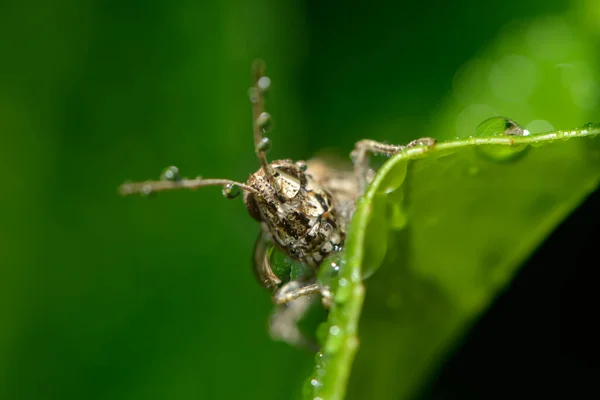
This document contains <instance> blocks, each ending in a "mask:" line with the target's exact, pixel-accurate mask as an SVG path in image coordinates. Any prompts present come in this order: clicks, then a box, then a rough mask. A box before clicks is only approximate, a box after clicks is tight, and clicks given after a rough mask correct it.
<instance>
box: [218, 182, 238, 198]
mask: <svg viewBox="0 0 600 400" xmlns="http://www.w3.org/2000/svg"><path fill="white" fill-rule="evenodd" d="M241 192H242V191H241V189H240V187H239V186H238V185H235V184H233V183H228V184H227V185H225V186H223V196H225V197H226V198H228V199H235V198H236V197H238V196H239V195H240V193H241Z"/></svg>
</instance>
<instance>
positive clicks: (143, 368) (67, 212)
mask: <svg viewBox="0 0 600 400" xmlns="http://www.w3.org/2000/svg"><path fill="white" fill-rule="evenodd" d="M48 3H49V2H45V1H36V0H30V1H27V0H25V1H17V0H4V1H3V2H2V3H0V135H1V141H0V178H1V182H2V191H1V193H2V196H1V197H0V217H1V222H0V324H1V325H0V398H3V399H63V400H66V399H144V400H150V399H200V398H202V399H217V398H218V399H242V398H243V399H263V400H267V399H288V398H294V397H295V396H297V394H298V393H299V391H300V390H299V388H300V385H301V383H302V380H303V379H304V378H305V377H306V376H308V374H309V373H310V370H311V363H312V358H313V356H312V355H311V354H309V353H305V352H302V351H299V350H295V349H293V348H290V347H288V346H286V345H284V344H281V343H274V342H272V341H271V340H270V339H269V338H268V336H267V333H266V318H267V315H268V313H269V311H270V308H271V305H270V299H269V296H268V293H267V292H265V291H264V290H263V289H262V288H260V287H259V286H258V284H257V283H256V282H255V280H254V277H253V275H252V272H251V269H250V258H251V254H252V246H253V242H254V239H255V235H256V233H257V229H258V226H257V224H256V223H255V222H254V221H253V220H251V219H250V218H249V217H248V216H247V215H246V213H245V210H244V207H243V205H242V202H241V201H240V200H239V199H238V200H237V201H227V200H225V199H223V198H222V197H221V195H220V191H219V189H217V188H207V189H204V190H201V191H198V192H192V193H189V192H181V193H169V194H165V195H160V196H157V197H156V198H153V199H151V200H146V199H141V198H137V197H136V198H121V197H119V196H118V195H117V186H118V185H119V184H120V183H121V182H122V181H124V180H125V179H133V180H139V179H146V178H156V177H158V175H159V174H160V171H161V170H162V168H163V167H165V166H167V165H171V164H175V165H177V166H179V167H180V169H181V171H182V173H183V174H184V175H188V176H196V175H202V176H206V177H225V178H231V179H239V180H244V179H246V177H247V175H248V174H249V173H251V172H254V171H255V170H256V169H257V168H258V162H257V161H256V160H255V158H254V154H253V149H252V138H251V121H250V106H249V104H248V100H247V96H246V91H247V88H248V86H249V84H250V71H249V69H250V64H251V61H252V59H254V58H255V57H261V58H263V59H265V60H266V62H267V68H268V73H269V75H270V76H271V78H272V80H273V88H272V91H271V93H270V98H269V102H268V105H267V107H268V109H269V111H270V112H271V113H272V115H273V117H274V121H275V129H274V131H273V133H272V136H271V137H272V140H273V143H274V148H273V151H272V153H271V154H270V156H271V157H272V158H282V157H292V158H295V159H298V158H306V157H310V156H311V155H312V154H314V153H315V152H316V151H317V150H319V149H331V150H332V151H333V152H335V153H338V154H340V155H342V156H343V157H346V154H347V153H348V152H349V151H350V150H351V148H352V146H353V143H354V142H355V141H356V140H359V139H362V138H364V137H371V138H373V139H380V140H388V141H389V142H395V143H400V142H406V141H408V140H410V139H413V138H416V137H419V136H423V135H426V134H427V131H426V127H427V125H428V124H429V122H430V121H429V119H430V117H431V115H433V114H434V113H435V112H436V111H437V110H438V108H439V106H440V104H441V103H442V100H443V99H444V98H445V97H446V96H447V95H448V93H449V91H450V90H451V88H452V82H453V77H454V75H455V74H456V71H457V70H458V69H459V67H460V66H461V65H462V64H463V63H464V62H465V61H467V60H468V59H470V58H472V57H474V56H475V55H476V54H477V53H478V52H479V51H480V50H481V49H483V48H485V46H486V45H487V44H488V43H489V42H490V41H492V40H493V39H494V38H495V37H496V35H498V32H499V31H500V29H501V28H502V27H503V26H505V24H507V23H508V22H510V21H514V20H523V19H528V18H534V17H537V16H543V15H553V14H557V15H571V14H572V13H577V12H582V11H581V10H583V9H584V8H585V7H588V8H589V9H590V10H592V9H594V10H595V8H594V6H593V4H594V3H593V0H588V1H585V0H581V1H579V0H578V1H574V2H572V3H571V2H565V1H559V0H553V1H548V0H529V1H526V2H523V1H520V0H507V1H503V2H491V3H490V2H480V1H475V0H459V1H453V2H448V1H441V0H440V1H433V2H399V1H387V2H382V3H386V4H380V5H376V4H375V3H374V2H372V3H369V4H363V5H356V6H352V5H349V4H347V3H342V2H336V3H334V2H320V1H308V0H307V1H304V2H302V1H297V2H283V1H274V0H256V1H252V2H250V1H242V0H238V1H235V0H226V1H222V0H221V1H217V0H207V1H191V0H187V1H186V0H173V1H156V0H149V1H93V0H56V1H53V2H52V5H48ZM586 13H587V12H585V13H583V12H582V14H586ZM575 20H576V19H575ZM595 34H598V32H595ZM572 122H573V123H583V122H587V121H572ZM566 128H568V126H567V127H566Z"/></svg>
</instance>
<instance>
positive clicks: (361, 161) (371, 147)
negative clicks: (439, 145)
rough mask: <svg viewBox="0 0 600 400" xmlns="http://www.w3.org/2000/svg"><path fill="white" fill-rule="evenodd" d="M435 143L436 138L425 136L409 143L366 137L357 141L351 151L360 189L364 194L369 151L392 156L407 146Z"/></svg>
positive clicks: (431, 144)
mask: <svg viewBox="0 0 600 400" xmlns="http://www.w3.org/2000/svg"><path fill="white" fill-rule="evenodd" d="M434 144H435V139H433V138H430V137H424V138H420V139H417V140H413V141H412V142H410V143H408V144H407V145H396V144H385V143H381V142H377V141H375V140H369V139H364V140H360V141H358V142H356V144H355V145H354V150H353V151H352V153H351V156H352V160H353V162H354V173H355V174H356V179H357V180H358V189H359V192H360V193H361V194H362V193H364V191H365V189H366V187H367V175H368V173H369V153H373V154H381V155H385V156H388V157H389V156H391V155H394V154H396V153H397V152H399V151H401V150H403V149H405V148H407V147H416V146H428V147H431V146H433V145H434Z"/></svg>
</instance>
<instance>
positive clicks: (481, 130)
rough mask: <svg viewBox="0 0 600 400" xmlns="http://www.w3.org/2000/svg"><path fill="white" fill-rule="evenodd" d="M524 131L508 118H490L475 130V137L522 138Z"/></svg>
mask: <svg viewBox="0 0 600 400" xmlns="http://www.w3.org/2000/svg"><path fill="white" fill-rule="evenodd" d="M524 133H525V131H524V130H523V128H521V126H519V124H517V123H516V122H515V121H513V120H512V119H510V118H505V117H492V118H488V119H486V120H485V121H483V122H482V123H480V124H479V125H478V126H477V128H476V129H475V135H474V136H475V137H496V136H504V135H514V136H523V134H524Z"/></svg>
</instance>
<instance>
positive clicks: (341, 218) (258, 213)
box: [120, 61, 435, 346]
mask: <svg viewBox="0 0 600 400" xmlns="http://www.w3.org/2000/svg"><path fill="white" fill-rule="evenodd" d="M253 79H254V85H253V86H252V87H251V88H250V91H249V97H250V101H251V103H252V114H253V133H254V149H255V153H256V155H257V158H258V160H259V161H260V164H261V167H260V168H259V170H258V171H256V172H255V173H253V174H251V175H250V177H249V178H248V181H247V182H246V183H241V182H236V181H232V180H228V179H203V178H196V179H184V178H181V177H180V175H179V171H178V169H177V168H176V167H169V168H167V169H166V170H165V172H164V173H163V175H162V176H161V180H159V181H147V182H139V183H126V184H123V185H121V188H120V191H121V193H122V194H123V195H128V194H133V193H141V194H146V195H147V194H150V193H153V192H157V191H165V190H177V189H182V188H187V189H196V188H199V187H203V186H215V185H216V186H222V187H223V195H224V196H226V197H227V198H235V197H237V196H238V195H239V194H240V191H243V192H244V196H243V198H244V204H245V206H246V208H247V210H248V212H249V214H250V216H251V217H252V218H254V219H255V220H257V221H258V222H260V226H261V229H260V234H259V237H258V240H257V241H256V245H255V250H254V257H253V260H254V271H255V274H256V276H257V278H258V280H259V282H260V283H261V284H262V285H263V286H264V287H265V288H267V289H270V290H272V291H273V301H274V303H275V304H277V305H278V308H277V311H276V312H275V313H274V314H273V317H272V318H271V320H270V331H271V335H272V336H273V337H275V338H278V339H281V340H284V341H287V342H289V343H292V344H296V345H302V346H305V345H307V342H306V340H305V339H304V337H303V336H302V335H301V334H300V333H299V331H298V329H297V328H296V326H295V325H296V322H297V321H298V319H299V318H300V317H301V316H302V315H303V313H304V312H305V311H306V309H307V308H308V307H309V306H310V304H311V302H312V301H313V299H314V297H313V296H311V295H321V297H322V300H323V304H324V305H325V307H328V305H329V304H330V302H331V293H330V291H329V288H328V287H327V286H324V285H323V284H322V283H321V284H320V283H318V282H317V278H316V277H317V271H318V269H319V268H322V267H323V261H324V260H326V259H328V257H330V256H331V255H333V254H335V253H337V252H340V251H342V250H343V247H344V242H345V239H346V233H347V228H348V223H349V221H350V219H351V217H352V214H353V212H354V209H355V206H356V200H357V199H358V197H359V196H360V195H361V194H362V193H363V192H364V190H365V188H366V185H367V184H368V183H369V182H370V180H371V179H372V178H373V171H372V170H371V169H369V167H368V155H369V153H377V154H383V155H388V156H389V155H392V154H394V153H396V152H398V151H400V150H402V149H404V148H406V147H410V146H416V145H425V146H433V145H434V144H435V140H434V139H431V138H422V139H418V140H415V141H413V142H411V143H409V144H408V145H406V146H401V145H388V144H383V143H379V142H376V141H372V140H361V141H359V142H357V143H356V145H355V148H354V151H353V152H352V153H351V156H352V160H353V164H354V169H348V170H344V169H336V168H332V167H331V166H329V165H328V164H327V163H326V162H325V161H323V160H319V159H312V160H309V161H307V162H305V161H297V162H294V161H292V160H290V159H284V160H276V161H272V162H270V163H269V162H267V159H266V152H267V151H268V150H269V148H270V146H271V141H270V140H269V139H268V138H267V137H264V136H263V133H265V132H267V131H268V128H269V126H270V123H271V117H270V115H269V114H268V113H266V112H264V111H263V107H264V97H265V93H266V92H267V90H268V88H269V86H270V79H269V78H268V77H266V76H265V75H264V64H263V63H262V62H260V61H257V62H255V64H254V66H253ZM274 248H277V249H278V250H279V251H280V252H282V253H283V254H284V255H286V256H287V257H289V258H290V259H292V260H295V261H296V262H298V263H300V264H303V265H305V266H307V268H306V271H307V272H304V273H302V274H295V279H291V278H290V276H291V275H290V271H287V270H286V272H285V273H282V272H281V270H279V269H278V268H275V267H276V266H275V265H273V264H272V257H271V256H272V252H273V249H274ZM326 267H327V266H326ZM292 275H294V274H292Z"/></svg>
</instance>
